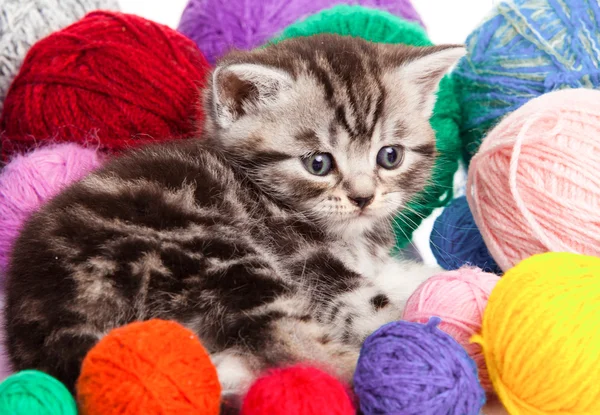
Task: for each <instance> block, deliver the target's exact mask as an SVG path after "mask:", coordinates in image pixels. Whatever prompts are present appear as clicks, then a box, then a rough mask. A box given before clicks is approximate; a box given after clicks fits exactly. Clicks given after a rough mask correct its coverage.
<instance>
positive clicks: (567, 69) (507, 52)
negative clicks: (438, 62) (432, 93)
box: [453, 0, 600, 162]
mask: <svg viewBox="0 0 600 415" xmlns="http://www.w3.org/2000/svg"><path fill="white" fill-rule="evenodd" d="M466 43H467V56H465V57H464V58H463V59H462V60H461V61H460V62H459V64H458V65H457V67H456V69H455V71H454V72H453V78H454V80H455V82H456V85H457V94H458V97H459V102H460V105H461V107H462V108H463V118H462V119H463V122H462V125H461V137H462V141H463V154H464V158H465V160H466V161H467V162H469V161H470V159H471V157H472V156H473V155H474V154H475V153H476V152H477V150H478V149H479V146H480V144H481V141H482V140H483V138H484V137H485V135H486V133H487V132H488V131H489V130H490V129H491V128H493V127H494V126H495V125H496V124H497V123H498V122H499V121H500V119H501V118H503V117H504V116H505V115H507V114H509V113H511V112H513V111H515V110H516V109H518V108H519V107H521V106H522V105H523V104H525V103H526V102H528V101H529V100H531V99H533V98H535V97H538V96H540V95H542V94H544V93H546V92H550V91H554V90H557V89H564V88H597V87H598V86H599V85H600V69H599V67H600V59H599V56H600V3H599V2H598V1H597V0H507V1H502V2H499V3H498V4H497V5H496V6H495V8H494V10H493V11H492V13H491V14H490V15H489V16H488V18H487V19H486V20H485V22H484V23H483V24H482V25H481V26H480V27H479V28H477V29H476V30H475V31H474V32H473V33H472V34H471V35H470V36H469V37H468V39H467V42H466Z"/></svg>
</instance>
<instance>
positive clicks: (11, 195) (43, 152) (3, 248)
mask: <svg viewBox="0 0 600 415" xmlns="http://www.w3.org/2000/svg"><path fill="white" fill-rule="evenodd" d="M102 161H103V156H101V155H100V154H99V153H98V152H96V151H95V150H92V149H89V148H83V147H81V146H80V145H78V144H73V143H69V144H59V145H54V146H48V147H41V148H38V149H36V150H33V151H31V152H30V153H27V154H24V155H17V156H15V157H14V158H13V159H12V160H11V161H10V162H9V163H8V164H7V165H6V166H5V167H4V169H2V171H1V173H0V272H1V271H2V270H4V269H5V268H6V265H7V263H8V260H9V256H10V251H11V249H12V244H13V242H14V240H15V239H16V238H17V236H18V234H19V231H20V229H21V226H22V225H23V223H24V222H25V221H26V220H27V218H28V217H29V215H30V214H31V213H33V212H35V211H36V210H37V209H39V207H40V206H41V205H42V204H43V203H44V202H45V201H47V200H48V199H50V198H51V197H53V196H54V195H56V194H57V193H58V192H59V191H60V190H61V189H63V188H64V187H66V186H68V185H69V184H71V183H73V182H75V181H77V180H79V179H81V178H82V177H83V176H85V175H86V174H87V173H88V172H90V171H91V170H94V169H96V168H97V167H99V166H100V165H101V164H102Z"/></svg>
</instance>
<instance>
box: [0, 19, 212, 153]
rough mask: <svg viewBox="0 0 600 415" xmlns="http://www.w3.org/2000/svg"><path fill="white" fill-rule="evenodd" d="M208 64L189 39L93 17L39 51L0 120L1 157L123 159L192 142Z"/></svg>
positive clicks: (30, 57)
mask: <svg viewBox="0 0 600 415" xmlns="http://www.w3.org/2000/svg"><path fill="white" fill-rule="evenodd" d="M207 70H208V64H207V63H206V60H205V59H204V57H203V56H202V54H201V53H200V51H199V50H198V48H197V47H196V45H195V44H194V43H193V42H192V41H190V40H189V39H187V38H186V37H185V36H183V35H181V34H179V33H177V32H176V31H174V30H172V29H170V28H168V27H166V26H163V25H159V24H157V23H153V22H150V21H148V20H146V19H143V18H141V17H137V16H132V15H127V14H121V13H111V12H92V13H90V14H88V15H87V16H86V17H84V18H83V19H82V20H80V21H78V22H77V23H75V24H73V25H71V26H69V27H67V28H65V29H63V30H61V31H58V32H55V33H53V34H52V35H50V36H48V37H46V38H45V39H43V40H41V41H39V42H38V43H36V44H35V45H34V46H33V47H32V48H31V50H30V51H29V53H28V54H27V58H26V59H25V62H24V63H23V66H22V67H21V71H20V72H19V74H18V75H17V77H16V78H15V80H14V82H13V84H12V86H11V88H10V90H9V92H8V95H7V97H6V101H5V103H4V112H3V113H2V118H1V120H0V130H4V131H5V134H4V135H3V136H2V138H1V140H2V154H3V156H4V157H5V158H6V157H7V155H9V154H12V153H14V152H15V151H21V150H25V149H29V148H31V147H34V146H36V145H37V144H38V143H40V142H48V141H49V142H65V141H71V142H77V143H85V144H90V145H94V146H98V147H99V148H100V149H101V150H107V151H119V150H122V149H124V148H127V147H132V146H138V145H142V144H145V143H149V142H156V141H163V140H168V139H173V138H180V137H186V136H187V135H189V134H191V133H192V132H194V131H195V130H196V124H197V123H198V122H199V121H200V118H201V114H200V113H199V107H200V106H199V105H198V102H199V101H198V100H199V87H200V86H201V85H202V84H203V81H204V78H205V77H206V72H207Z"/></svg>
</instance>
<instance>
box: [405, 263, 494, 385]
mask: <svg viewBox="0 0 600 415" xmlns="http://www.w3.org/2000/svg"><path fill="white" fill-rule="evenodd" d="M499 280H500V277H498V276H497V275H496V274H491V273H487V272H483V271H482V270H480V269H479V268H471V267H463V268H460V269H458V270H455V271H447V272H443V273H441V274H438V275H434V276H433V277H431V278H429V279H428V280H427V281H425V282H424V283H423V284H421V286H419V288H417V290H416V291H415V292H414V293H413V295H412V296H411V297H410V298H409V299H408V302H407V303H406V307H405V308H404V315H403V316H402V319H403V320H407V321H411V322H415V323H427V322H428V321H429V318H430V317H433V316H437V317H439V318H441V319H442V322H441V323H440V325H439V328H440V329H441V330H443V331H445V332H446V333H448V334H449V335H451V336H452V337H453V338H454V339H455V340H456V341H457V342H458V343H459V344H460V345H462V346H463V347H464V348H465V350H466V351H467V353H468V354H469V356H471V357H472V358H473V360H474V361H475V363H476V364H477V368H478V371H479V380H480V382H481V386H482V387H483V388H484V389H485V390H486V391H488V392H491V391H492V390H493V388H492V383H491V382H490V379H489V377H488V373H487V369H486V367H485V359H484V356H483V354H482V350H481V346H479V345H478V344H474V343H471V336H472V335H473V334H475V333H478V332H479V331H480V329H481V321H482V318H483V311H484V310H485V306H486V305H487V301H488V297H489V295H490V293H491V292H492V289H493V288H494V287H495V285H496V283H497V282H498V281H499Z"/></svg>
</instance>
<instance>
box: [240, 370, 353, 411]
mask: <svg viewBox="0 0 600 415" xmlns="http://www.w3.org/2000/svg"><path fill="white" fill-rule="evenodd" d="M355 413H356V410H355V409H354V406H353V405H352V401H351V400H350V396H349V395H348V391H347V389H346V387H345V386H344V385H342V384H341V383H340V382H339V381H338V380H337V379H336V378H334V377H333V376H331V375H329V374H327V373H325V372H323V371H321V370H319V369H316V368H313V367H310V366H303V365H299V366H292V367H287V368H282V369H275V370H272V371H270V372H268V373H267V374H265V375H264V376H263V377H261V378H260V379H258V380H257V381H256V382H255V383H254V384H253V385H252V386H251V387H250V389H249V390H248V394H247V395H246V398H245V399H244V403H243V406H242V412H241V415H290V414H293V415H354V414H355Z"/></svg>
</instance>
